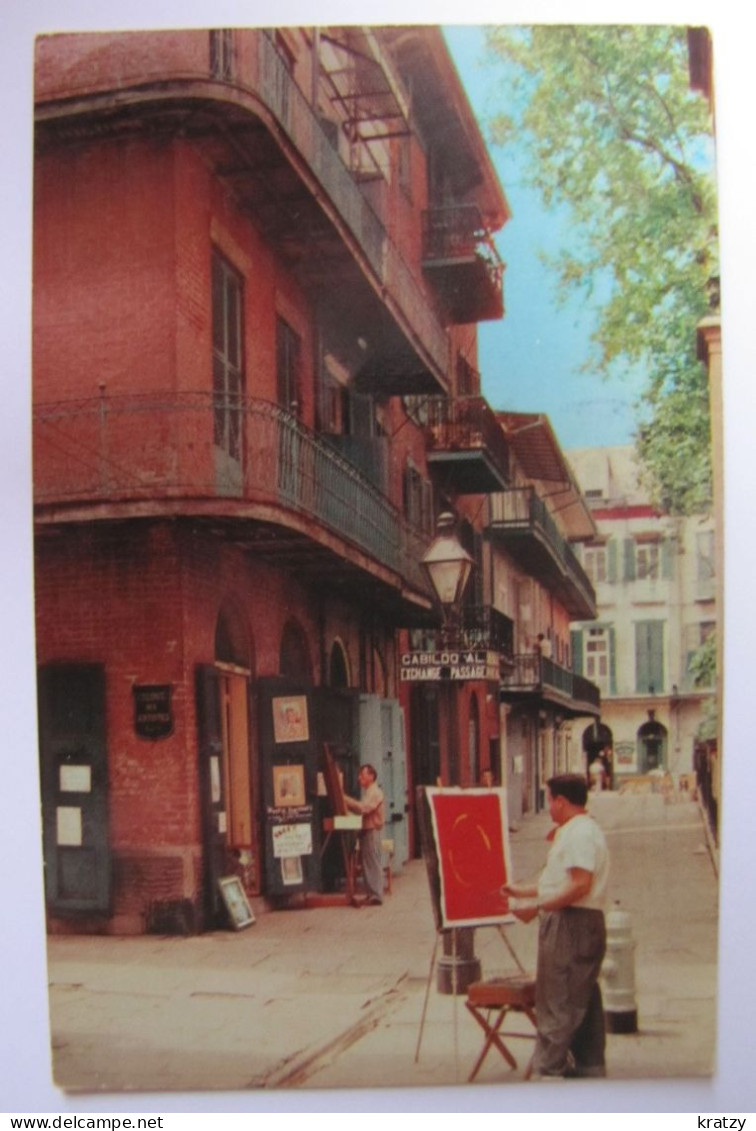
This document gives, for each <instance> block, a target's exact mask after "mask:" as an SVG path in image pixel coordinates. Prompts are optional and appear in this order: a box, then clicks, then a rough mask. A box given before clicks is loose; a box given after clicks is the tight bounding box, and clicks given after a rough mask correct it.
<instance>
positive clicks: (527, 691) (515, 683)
mask: <svg viewBox="0 0 756 1131" xmlns="http://www.w3.org/2000/svg"><path fill="white" fill-rule="evenodd" d="M501 696H502V699H504V700H507V701H509V702H512V701H515V700H517V699H521V698H523V697H531V698H536V699H543V700H546V701H548V702H550V703H555V704H557V705H559V706H561V707H563V708H564V709H565V711H567V712H568V713H569V714H570V715H572V716H576V715H598V714H599V711H600V708H601V695H600V693H599V689H598V687H596V685H595V684H594V683H591V682H590V680H587V679H586V678H585V677H584V676H581V675H576V674H575V673H574V672H572V671H570V669H569V668H565V667H562V665H561V664H557V663H555V661H554V660H552V659H550V658H548V657H547V656H542V655H540V653H538V652H524V653H522V652H521V653H518V654H517V655H516V656H514V657H513V662H512V666H511V669H510V670H509V671H508V672H505V673H504V675H503V678H502V686H501Z"/></svg>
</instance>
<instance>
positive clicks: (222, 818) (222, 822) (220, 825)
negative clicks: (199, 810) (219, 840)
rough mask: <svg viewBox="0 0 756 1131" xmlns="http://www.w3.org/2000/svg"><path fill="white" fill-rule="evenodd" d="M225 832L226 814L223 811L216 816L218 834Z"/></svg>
mask: <svg viewBox="0 0 756 1131" xmlns="http://www.w3.org/2000/svg"><path fill="white" fill-rule="evenodd" d="M225 831H226V814H225V812H224V811H223V810H221V812H220V813H219V814H218V832H219V833H224V832H225Z"/></svg>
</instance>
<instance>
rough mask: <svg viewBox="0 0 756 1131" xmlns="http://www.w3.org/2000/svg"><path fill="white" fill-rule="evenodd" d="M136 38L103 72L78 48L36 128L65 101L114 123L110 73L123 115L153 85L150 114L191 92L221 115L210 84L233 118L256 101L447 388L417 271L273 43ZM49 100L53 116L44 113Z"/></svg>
mask: <svg viewBox="0 0 756 1131" xmlns="http://www.w3.org/2000/svg"><path fill="white" fill-rule="evenodd" d="M140 35H141V33H132V34H130V35H129V36H128V37H123V38H121V39H120V40H116V39H114V37H111V38H109V40H108V51H107V53H106V54H107V59H108V65H107V66H105V65H104V64H102V58H103V54H102V53H99V54H97V53H96V52H94V51H93V49H92V48H91V47H89V46H84V44H83V41H82V46H81V55H80V56H78V60H76V61H78V62H79V64H80V65H79V66H78V68H77V67H76V66H74V61H75V60H74V59H73V57H72V65H71V66H70V67H69V68H68V70H67V72H66V77H65V81H63V82H62V83H61V84H60V85H58V86H56V85H55V84H54V83H52V84H51V85H50V86H45V78H44V75H43V77H42V78H41V79H40V80H39V81H40V88H41V89H42V90H43V91H44V93H43V94H42V95H41V96H40V97H39V98H38V101H37V106H36V112H37V119H38V122H39V123H40V125H41V124H44V123H45V122H46V121H49V120H52V119H54V118H57V115H58V104H59V103H60V102H61V100H63V99H70V100H71V102H72V103H76V104H78V100H77V98H76V96H77V95H82V96H84V97H86V98H91V99H93V100H95V99H97V98H102V97H103V96H105V97H106V98H107V99H108V101H107V103H106V105H107V107H108V109H107V111H106V112H107V113H111V112H112V106H111V105H110V101H109V100H110V98H111V97H113V96H114V95H113V89H112V88H113V80H112V75H113V73H114V72H117V74H118V89H117V92H116V95H115V96H116V97H117V101H118V104H119V105H122V106H125V105H126V103H127V100H128V98H129V95H130V93H131V92H134V97H135V98H136V99H137V101H138V102H139V104H140V106H144V105H145V103H144V102H143V101H142V99H143V98H144V95H145V89H146V87H147V86H149V85H151V86H152V87H153V88H154V92H155V98H153V99H152V100H151V105H152V106H153V108H154V109H156V110H157V109H158V108H159V99H160V97H161V93H162V92H164V97H165V98H166V100H167V103H168V104H169V105H170V104H171V103H173V102H174V100H175V99H176V98H177V97H178V94H179V93H181V94H182V96H183V95H185V96H186V97H188V98H191V96H192V87H193V86H194V87H196V89H197V97H198V98H199V99H200V100H201V101H202V100H204V101H203V105H204V106H205V108H207V107H208V106H210V105H211V102H212V105H213V106H214V107H215V110H216V111H217V112H219V113H220V112H221V111H222V106H223V103H222V100H221V99H220V98H219V97H218V89H217V88H216V89H215V90H214V91H213V98H212V100H211V102H210V101H208V100H207V97H206V95H207V83H208V80H211V81H213V82H215V83H217V84H219V86H220V85H221V84H222V86H223V87H225V88H226V90H227V92H228V94H227V101H228V103H229V108H230V109H231V111H232V112H233V111H237V110H238V109H239V108H243V109H246V110H247V111H249V112H251V113H254V112H255V100H258V102H262V104H263V105H264V106H265V108H266V109H267V110H268V111H269V113H270V114H271V115H272V117H273V119H274V120H275V122H274V125H275V128H276V130H277V131H280V133H281V136H283V137H286V138H288V140H289V142H290V144H291V145H292V146H293V148H294V150H295V151H296V155H297V156H298V158H299V161H300V164H301V165H303V166H305V167H306V170H307V173H308V174H312V175H313V176H314V179H315V180H316V181H317V182H318V183H319V185H320V186H321V187H322V191H323V195H324V196H326V197H327V198H328V199H329V200H330V202H331V203H332V205H333V207H334V209H335V210H336V212H337V214H338V216H339V217H340V219H341V221H342V222H343V223H344V225H345V226H346V227H347V228H348V230H349V231H350V232H351V234H352V236H353V238H354V240H355V241H356V243H357V245H358V247H359V249H360V251H361V253H362V255H363V256H364V258H365V260H366V262H367V264H368V265H369V268H370V270H371V271H372V272H373V274H374V276H375V279H376V281H377V282H378V283H379V285H380V287H381V288H382V289H383V291H384V292H385V294H386V295H387V296H388V298H389V299H390V300H391V301H392V302H393V303H394V305H395V307H396V309H397V310H398V311H399V312H400V316H401V317H402V318H403V320H404V321H405V324H406V327H408V328H409V332H410V333H411V335H412V338H413V343H414V348H415V349H419V350H421V351H423V352H424V356H425V358H426V359H427V360H428V361H430V363H431V365H432V366H433V367H434V368H435V373H436V377H437V378H438V379H439V381H440V383H441V384H442V385H445V383H446V381H447V378H448V372H449V361H450V347H449V340H448V337H447V335H446V332H445V330H444V328H443V327H442V325H441V323H440V322H439V320H438V318H437V317H436V314H435V312H434V309H433V307H432V306H431V304H430V302H429V300H428V298H427V297H426V294H425V291H424V290H423V287H422V284H421V282H420V281H419V279H420V270H421V268H420V264H419V263H418V264H417V265H416V267H414V266H413V268H411V267H410V266H409V265H408V263H407V261H406V260H405V258H404V256H403V255H402V253H401V251H400V249H399V247H398V246H397V245H396V243H395V242H394V240H393V239H392V238H391V236H390V235H389V232H388V231H387V228H386V224H385V223H384V221H383V219H382V218H381V217H380V216H379V215H378V214H377V213H376V211H375V209H374V208H373V205H372V204H371V202H370V201H369V200H368V198H367V196H366V195H365V193H364V192H363V191H362V189H361V187H360V185H359V184H358V182H357V180H356V179H355V177H354V176H353V175H352V173H351V171H350V169H349V168H348V166H347V164H346V163H345V161H344V160H343V158H342V156H341V154H340V152H339V149H338V141H337V137H338V135H336V136H334V134H333V133H331V132H329V127H330V126H331V125H332V123H330V122H329V123H328V124H327V125H326V126H324V125H323V123H322V120H321V118H320V117H319V116H318V114H317V112H316V110H315V109H314V108H313V106H312V104H311V101H310V99H309V97H308V95H307V94H306V93H305V92H304V91H303V90H302V89H301V88H300V87H299V86H298V85H297V83H296V81H295V79H294V77H293V75H292V73H291V71H290V70H289V67H288V66H287V63H286V61H285V60H284V59H283V57H282V56H281V54H280V52H279V50H278V49H277V47H276V45H275V43H274V41H273V33H272V32H271V31H269V30H258V29H233V30H230V31H228V32H226V31H224V32H223V33H222V37H221V38H220V39H218V36H217V33H216V36H215V38H212V39H211V38H210V37H209V36H208V32H207V31H186V32H182V33H181V34H180V35H177V34H175V33H169V32H153V33H150V43H149V50H147V49H146V44H145V43H144V42H142V40H141V39H140ZM211 44H213V48H212V50H211ZM219 51H220V52H221V54H220V55H219ZM79 76H83V77H81V78H79ZM48 100H49V101H50V105H51V106H52V107H53V109H52V110H50V109H49V107H48V105H47V102H48ZM48 115H49V116H48Z"/></svg>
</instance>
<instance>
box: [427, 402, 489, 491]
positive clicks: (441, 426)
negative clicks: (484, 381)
mask: <svg viewBox="0 0 756 1131" xmlns="http://www.w3.org/2000/svg"><path fill="white" fill-rule="evenodd" d="M425 403H426V409H425V412H426V420H427V424H426V427H425V432H426V437H427V443H428V449H429V451H430V452H431V453H432V452H434V451H438V452H481V451H483V452H486V454H487V455H488V456H489V458H490V459H491V461H492V462H493V463H494V464H495V466H496V468H497V470H498V472H499V474H500V476H501V478H502V479H503V480H504V481H505V482H506V481H507V480H508V479H509V474H510V473H509V445H508V443H507V440H506V437H505V436H504V433H503V432H502V430H501V425H500V424H499V422H498V421H497V419H496V414H495V413H494V411H493V409H491V407H490V406H489V404H488V401H486V400H485V398H484V397H441V396H437V397H435V396H432V397H428V398H427V401H426V402H425ZM495 497H497V496H495Z"/></svg>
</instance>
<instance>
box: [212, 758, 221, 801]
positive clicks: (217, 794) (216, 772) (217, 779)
mask: <svg viewBox="0 0 756 1131" xmlns="http://www.w3.org/2000/svg"><path fill="white" fill-rule="evenodd" d="M220 799H221V776H220V758H218V757H216V756H215V755H211V757H210V800H211V801H212V803H213V805H217V804H218V802H219V801H220Z"/></svg>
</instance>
